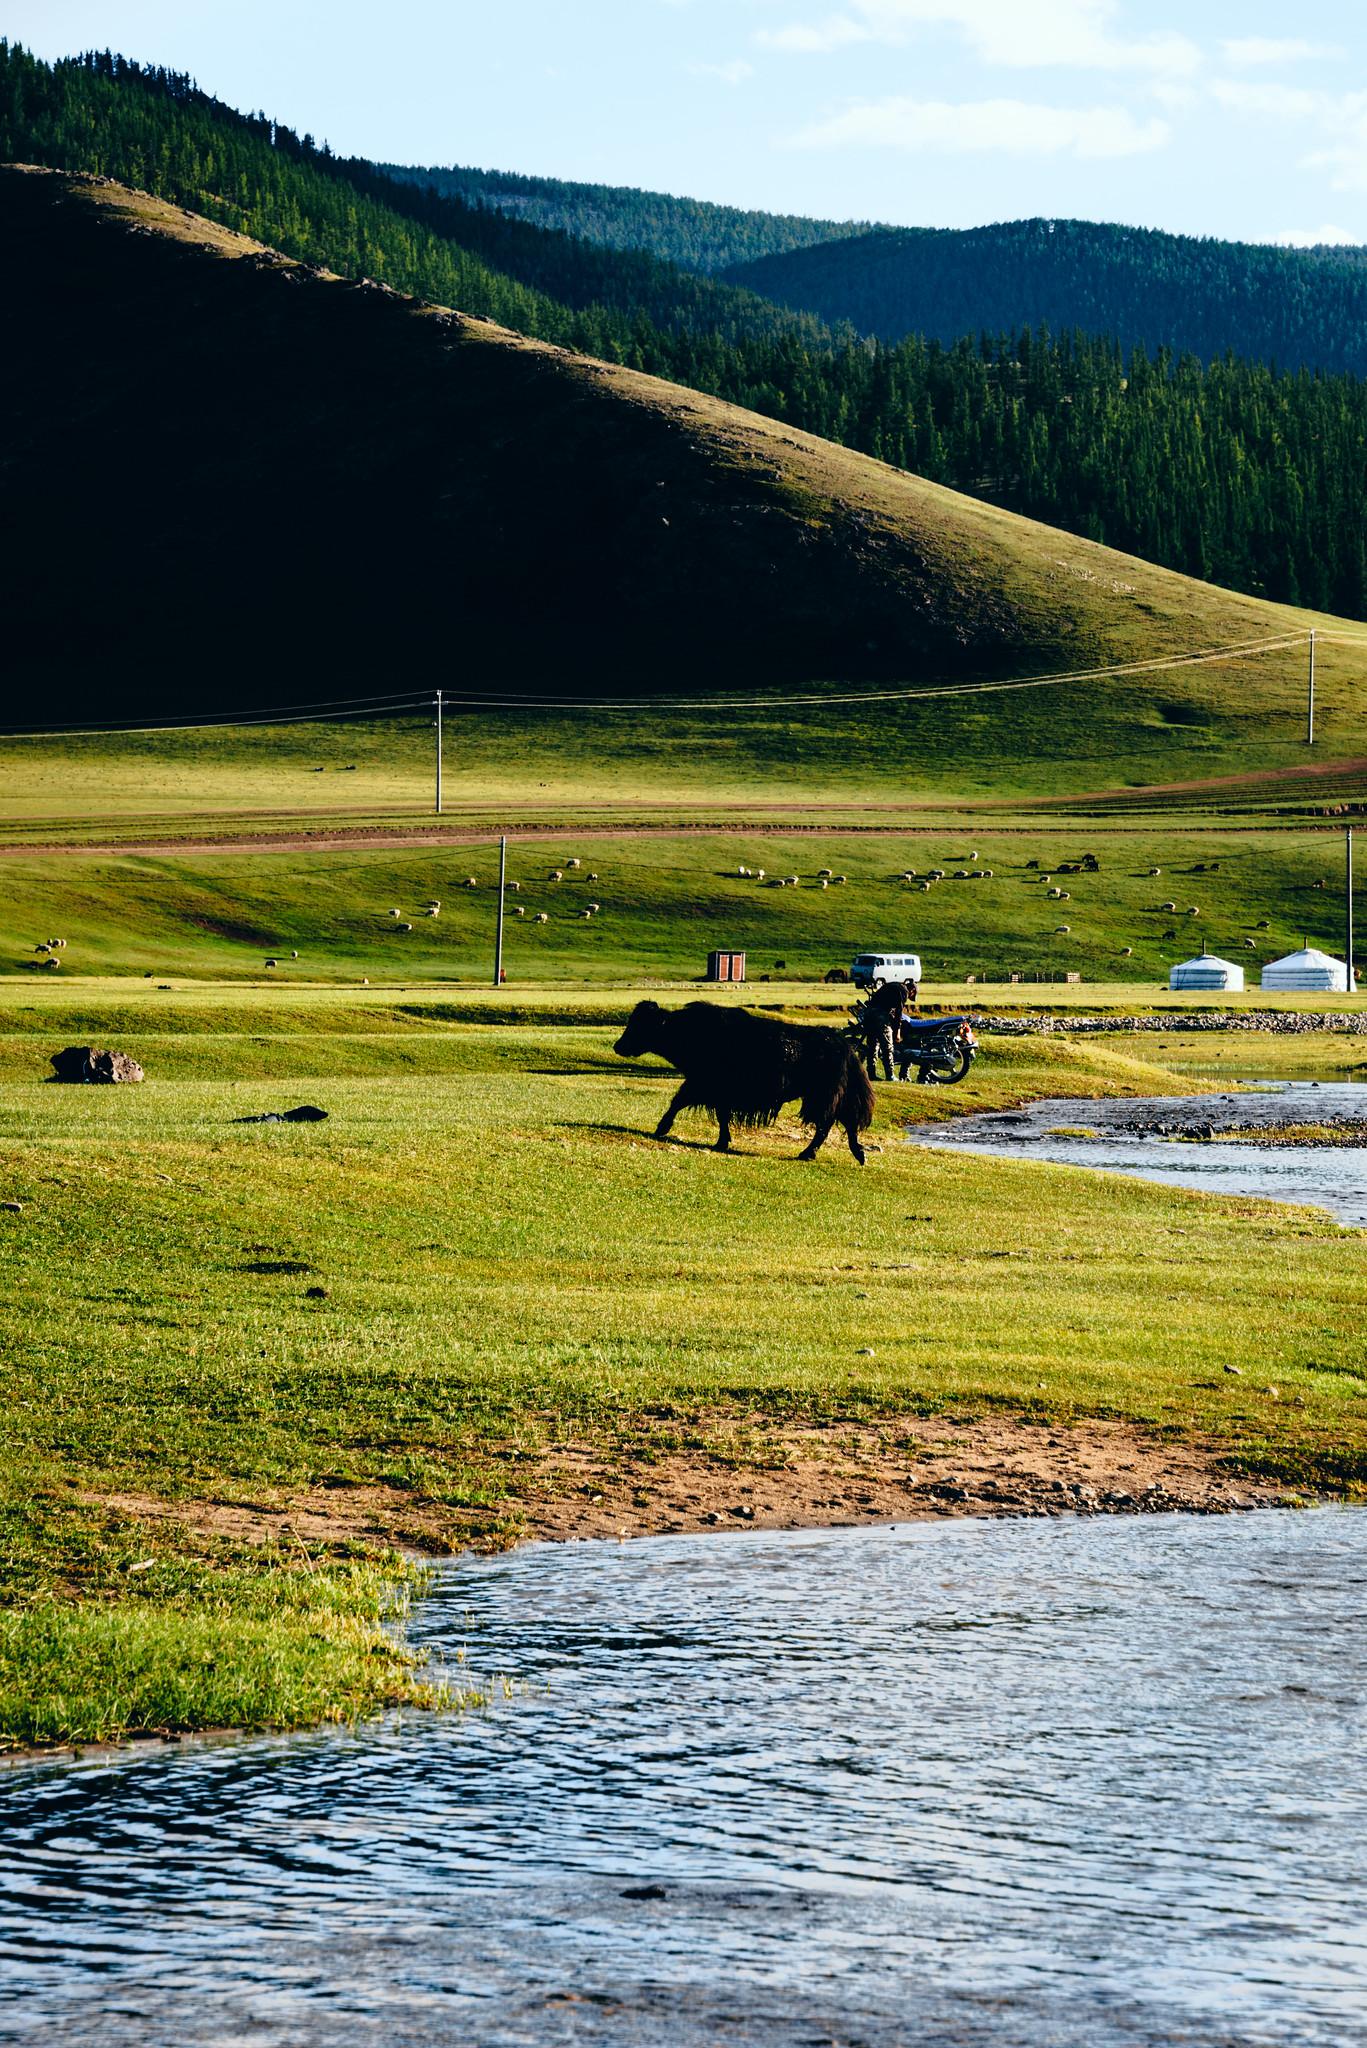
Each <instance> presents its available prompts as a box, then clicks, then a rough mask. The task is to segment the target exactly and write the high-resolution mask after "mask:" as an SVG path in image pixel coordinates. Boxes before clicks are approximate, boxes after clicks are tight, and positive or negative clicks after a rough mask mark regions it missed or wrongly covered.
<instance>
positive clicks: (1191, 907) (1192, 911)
mask: <svg viewBox="0 0 1367 2048" xmlns="http://www.w3.org/2000/svg"><path fill="white" fill-rule="evenodd" d="M1200 915H1201V907H1200V905H1199V904H1198V903H1189V904H1188V905H1187V916H1188V917H1199V916H1200Z"/></svg>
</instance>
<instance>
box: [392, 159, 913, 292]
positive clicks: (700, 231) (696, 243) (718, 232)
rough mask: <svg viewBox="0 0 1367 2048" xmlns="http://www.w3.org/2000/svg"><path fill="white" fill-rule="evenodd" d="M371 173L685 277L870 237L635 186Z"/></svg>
mask: <svg viewBox="0 0 1367 2048" xmlns="http://www.w3.org/2000/svg"><path fill="white" fill-rule="evenodd" d="M377 169H379V170H382V171H383V172H384V173H385V175H386V177H390V178H397V179H401V180H403V181H404V182H406V183H408V184H412V185H418V186H431V187H432V189H433V190H434V191H437V192H440V193H441V195H442V196H443V198H446V199H458V200H460V201H461V202H462V203H463V204H464V205H466V206H483V207H488V208H492V209H493V210H494V211H496V212H498V213H504V214H511V215H513V216H514V217H515V218H516V219H518V220H525V221H530V222H531V223H532V224H533V226H535V227H539V228H552V229H555V230H556V231H558V232H559V233H561V234H566V235H573V236H576V237H577V238H579V239H580V240H583V241H587V242H597V243H599V244H600V245H601V246H602V247H603V248H606V249H620V250H626V249H646V250H649V252H650V254H651V255H652V256H659V257H663V258H664V259H665V260H666V261H667V262H670V263H678V264H681V265H682V266H683V268H684V269H686V270H700V271H704V272H707V273H711V272H715V271H720V270H725V269H726V268H727V267H728V266H729V265H732V264H739V263H749V262H754V261H755V260H756V259H757V258H759V257H763V256H774V255H783V254H786V253H787V252H788V251H789V250H792V249H805V248H809V247H810V246H811V245H812V244H813V243H817V242H832V241H842V242H843V241H849V240H850V239H851V238H852V237H854V236H857V235H864V234H871V233H873V232H874V229H873V226H872V224H871V223H870V222H867V221H849V220H846V221H834V220H812V219H809V218H808V217H807V216H806V215H804V214H798V213H765V212H763V211H760V210H758V209H756V208H750V207H742V206H721V205H718V204H717V203H716V202H715V201H714V200H710V199H686V198H681V197H679V196H677V195H676V194H674V193H670V192H649V191H645V190H643V189H641V188H640V187H638V186H635V185H585V184H576V183H575V182H574V181H573V180H571V179H566V178H534V177H523V176H522V175H521V174H520V173H518V172H516V171H485V170H478V169H476V168H475V167H474V166H472V165H462V164H447V165H431V166H426V167H424V166H420V165H417V164H380V165H378V166H377Z"/></svg>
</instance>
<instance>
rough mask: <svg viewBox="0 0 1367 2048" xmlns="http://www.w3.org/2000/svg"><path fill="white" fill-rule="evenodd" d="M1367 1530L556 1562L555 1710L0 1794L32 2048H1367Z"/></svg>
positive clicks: (520, 1659) (983, 1539)
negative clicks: (41, 2047)
mask: <svg viewBox="0 0 1367 2048" xmlns="http://www.w3.org/2000/svg"><path fill="white" fill-rule="evenodd" d="M1365 1574H1367V1515H1363V1514H1359V1513H1354V1512H1352V1511H1347V1510H1344V1511H1333V1510H1325V1511H1316V1512H1314V1513H1309V1514H1300V1515H1290V1514H1283V1515H1278V1514H1272V1513H1260V1514H1254V1515H1247V1516H1231V1517H1224V1518H1210V1519H1196V1518H1184V1517H1178V1516H1172V1517H1146V1518H1144V1519H1143V1520H1138V1519H1136V1520H1133V1521H1131V1520H1094V1521H1089V1520H1066V1521H1053V1522H1035V1521H1031V1522H1019V1523H1013V1522H991V1523H973V1522H959V1523H953V1524H948V1523H946V1524H939V1525H921V1526H914V1527H909V1528H898V1529H873V1530H869V1529H860V1530H836V1531H824V1532H817V1533H810V1534H798V1535H793V1534H760V1533H745V1534H736V1535H728V1536H711V1537H684V1536H680V1537H662V1538H655V1539H651V1540H648V1541H644V1542H638V1543H634V1544H629V1545H623V1546H615V1545H612V1546H610V1545H602V1544H579V1545H571V1546H568V1547H563V1548H553V1547H536V1548H530V1549H525V1550H522V1551H518V1552H515V1553H514V1554H512V1555H511V1556H508V1557H505V1558H500V1559H497V1560H492V1561H480V1562H464V1563H461V1564H459V1565H456V1566H453V1567H451V1568H449V1569H447V1570H445V1571H444V1572H443V1573H442V1574H441V1576H440V1578H439V1581H438V1586H437V1590H436V1592H435V1595H434V1597H432V1598H431V1599H430V1600H429V1601H427V1602H426V1603H425V1604H424V1607H423V1609H422V1612H421V1614H420V1617H419V1628H418V1633H419V1634H420V1635H421V1636H422V1637H424V1638H425V1640H426V1641H427V1642H428V1643H429V1644H430V1645H431V1646H432V1647H433V1648H434V1649H435V1650H436V1651H438V1652H439V1653H440V1654H442V1655H443V1656H446V1657H454V1656H455V1655H456V1654H457V1652H458V1650H459V1649H460V1647H461V1646H462V1645H467V1646H468V1655H469V1665H470V1668H471V1669H472V1670H473V1671H476V1672H485V1673H503V1674H507V1675H509V1676H510V1677H512V1678H514V1679H516V1680H517V1681H518V1682H519V1684H518V1689H517V1690H516V1692H515V1694H514V1696H513V1698H512V1699H511V1700H508V1701H503V1702H501V1703H500V1704H498V1705H497V1706H495V1707H493V1708H491V1709H489V1710H487V1711H483V1712H477V1713H474V1714H471V1715H468V1716H466V1717H464V1718H462V1719H458V1720H447V1721H440V1722H434V1721H428V1720H425V1719H422V1718H417V1719H413V1720H410V1721H409V1722H408V1723H407V1724H406V1725H404V1726H403V1727H401V1728H400V1727H392V1726H390V1727H385V1728H381V1729H378V1730H375V1729H372V1730H369V1731H366V1732H363V1733H360V1734H354V1735H352V1734H343V1735H338V1734H329V1735H318V1736H310V1737H306V1738H303V1739H293V1740H272V1741H264V1742H238V1743H229V1744H222V1745H216V1746H209V1745H186V1746H185V1747H184V1748H182V1749H179V1750H174V1751H170V1752H158V1753H157V1754H155V1755H144V1756H137V1755H136V1754H135V1755H134V1756H133V1757H132V1758H131V1759H130V1760H119V1761H117V1762H114V1763H109V1762H107V1761H105V1762H95V1761H90V1762H87V1763H85V1764H82V1765H78V1766H74V1767H73V1766H66V1767H58V1766H43V1767H40V1768H35V1769H27V1770H23V1771H20V1772H16V1773H12V1774H11V1775H10V1776H9V1777H8V1778H6V1779H4V1780H0V1812H2V1813H3V1820H4V1842H5V1854H4V1863H3V1872H2V1873H0V1882H3V1886H4V1906H3V1917H2V1918H0V1938H2V1941H0V1955H3V1959H4V1970H5V1977H4V1980H3V1985H0V1990H2V1991H3V1998H2V1999H0V2039H3V2040H4V2041H6V2042H12V2041H24V2042H33V2043H35V2044H36V2043H38V2042H43V2043H47V2042H51V2041H59V2042H74V2043H90V2044H95V2043H110V2044H113V2043H118V2044H121V2048H122V2044H133V2043H137V2044H138V2048H172V2044H174V2048H180V2044H197V2043H205V2042H215V2043H218V2042H225V2041H229V2042H236V2043H239V2044H241V2048H313V2044H324V2043H326V2044H342V2048H345V2044H349V2043H363V2044H367V2048H369V2044H372V2043H373V2044H377V2048H378V2044H381V2043H383V2044H391V2043H392V2044H396V2048H408V2044H413V2048H417V2044H424V2048H427V2044H447V2043H452V2044H454V2043H462V2044H465V2043H470V2044H485V2043H487V2044H492V2048H502V2044H511V2043H522V2042H535V2043H560V2042H571V2043H578V2042H586V2043H600V2042H601V2043H611V2044H613V2048H619V2044H620V2048H628V2044H630V2048H637V2044H641V2048H650V2044H665V2043H671V2044H672V2043H683V2044H689V2048H692V2044H698V2048H703V2044H706V2048H713V2044H718V2048H721V2044H725V2048H731V2044H748V2043H757V2044H765V2048H777V2044H784V2048H789V2044H793V2048H797V2044H804V2043H811V2044H813V2048H816V2044H831V2043H835V2044H840V2048H856V2044H864V2048H889V2044H893V2043H898V2044H903V2043H904V2044H908V2048H910V2044H912V2043H915V2044H918V2048H926V2044H936V2043H945V2044H948V2043H965V2044H990V2048H1108V2044H1111V2043H1125V2044H1130V2043H1145V2044H1159V2043H1161V2044H1164V2048H1168V2044H1176V2043H1192V2044H1201V2048H1211V2044H1215V2043H1219V2044H1222V2048H1235V2044H1237V2048H1259V2044H1273V2043H1275V2044H1290V2043H1297V2044H1302V2043H1303V2044H1315V2048H1348V2044H1350V2043H1353V2042H1357V2041H1362V2040H1364V2039H1367V1929H1365V1928H1364V1909H1365V1903H1367V1901H1365V1897H1364V1895H1365V1894H1367V1884H1365V1883H1364V1879H1365V1878H1367V1868H1365V1867H1364V1866H1365V1864H1367V1853H1365V1851H1364V1840H1365V1838H1367V1744H1364V1734H1367V1712H1365V1711H1364V1706H1365V1703H1367V1634H1364V1629H1363V1621H1364V1618H1367V1613H1365V1611H1367V1592H1365V1591H1364V1576H1365Z"/></svg>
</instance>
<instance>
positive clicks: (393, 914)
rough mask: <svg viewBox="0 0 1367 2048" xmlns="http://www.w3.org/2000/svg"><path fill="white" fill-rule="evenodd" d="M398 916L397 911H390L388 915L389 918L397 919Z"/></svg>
mask: <svg viewBox="0 0 1367 2048" xmlns="http://www.w3.org/2000/svg"><path fill="white" fill-rule="evenodd" d="M398 914H399V913H398V911H397V910H391V911H390V913H389V915H390V916H391V917H397V916H398Z"/></svg>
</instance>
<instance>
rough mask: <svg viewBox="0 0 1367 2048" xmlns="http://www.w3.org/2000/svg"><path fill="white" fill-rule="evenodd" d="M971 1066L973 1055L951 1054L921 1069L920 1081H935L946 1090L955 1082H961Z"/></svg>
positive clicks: (969, 1053) (964, 1053)
mask: <svg viewBox="0 0 1367 2048" xmlns="http://www.w3.org/2000/svg"><path fill="white" fill-rule="evenodd" d="M972 1064H973V1055H972V1053H971V1052H968V1051H963V1052H957V1053H951V1054H949V1055H948V1057H946V1058H944V1059H939V1060H935V1061H933V1062H932V1063H931V1064H930V1065H929V1066H925V1067H922V1069H921V1079H922V1080H923V1081H935V1082H938V1083H940V1084H941V1086H943V1087H946V1088H948V1087H951V1086H952V1085H953V1083H954V1082H955V1081H962V1080H963V1077H964V1075H965V1074H966V1073H967V1072H968V1070H969V1068H970V1067H971V1066H972Z"/></svg>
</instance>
